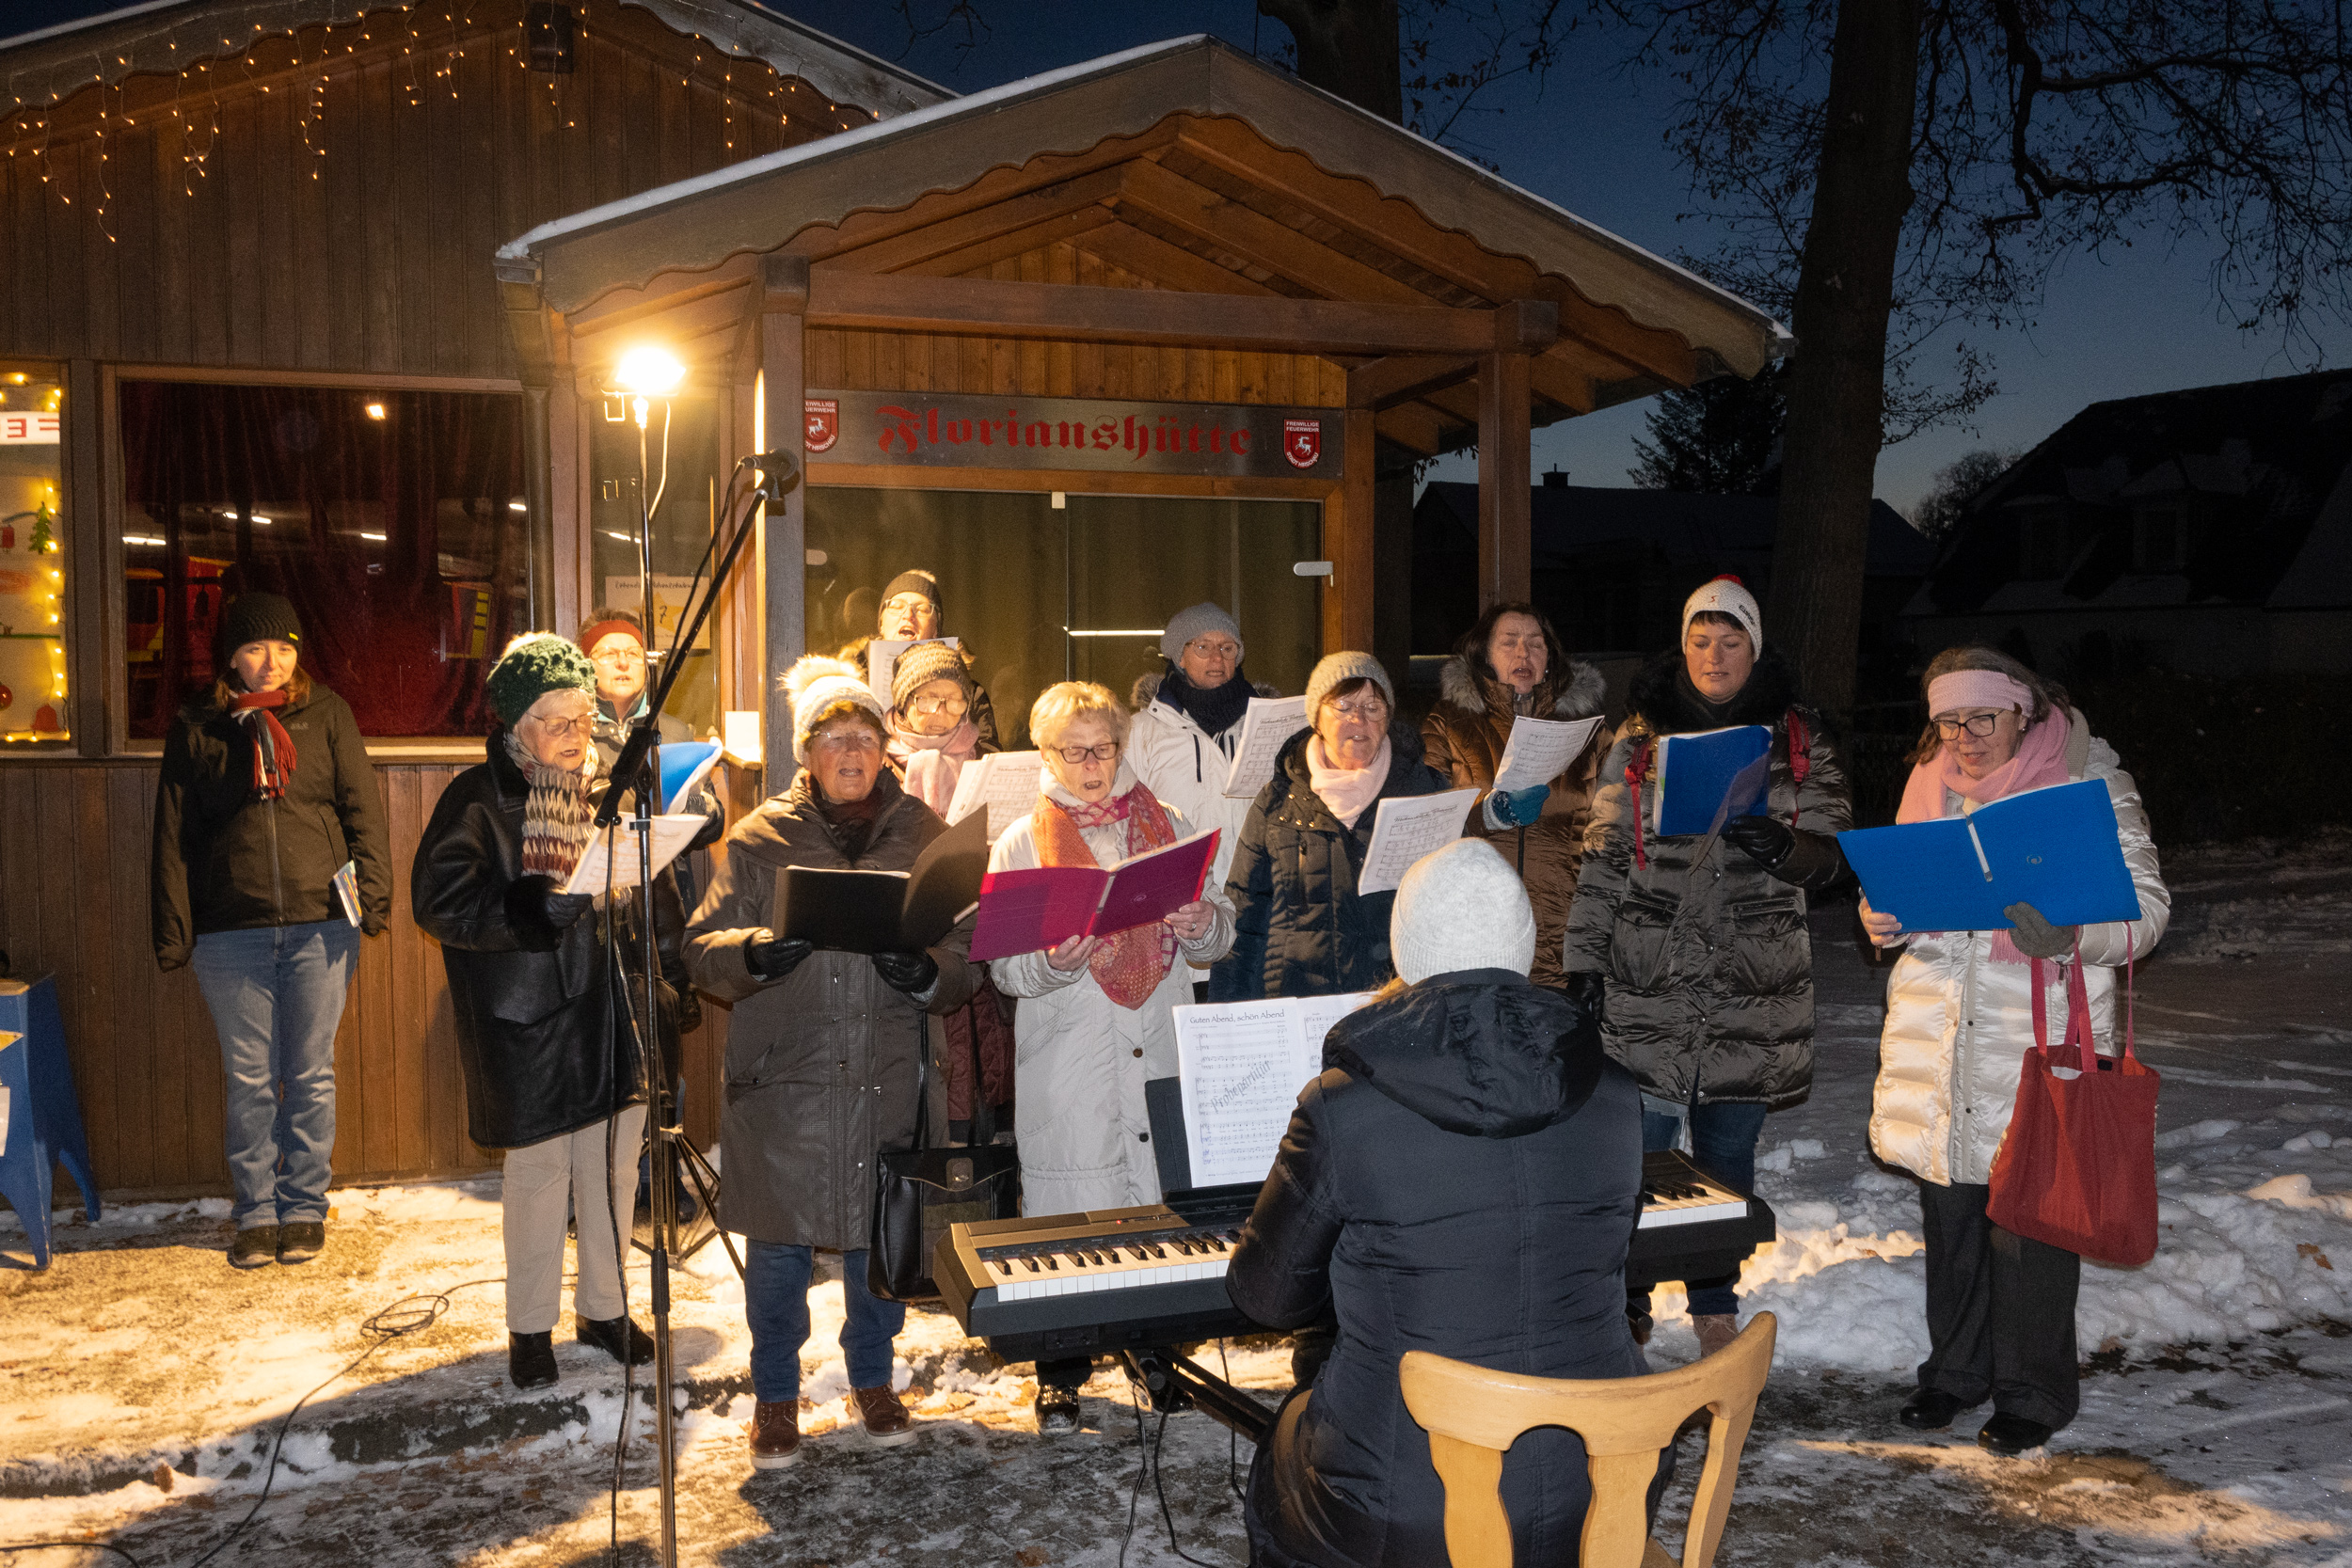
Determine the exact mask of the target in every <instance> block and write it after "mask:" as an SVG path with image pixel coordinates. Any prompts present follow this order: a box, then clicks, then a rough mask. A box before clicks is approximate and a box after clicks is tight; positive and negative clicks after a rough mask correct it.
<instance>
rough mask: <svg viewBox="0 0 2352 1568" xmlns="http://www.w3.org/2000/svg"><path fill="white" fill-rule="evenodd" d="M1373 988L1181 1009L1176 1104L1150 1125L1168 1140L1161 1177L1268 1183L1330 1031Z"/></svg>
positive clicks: (1178, 1181) (1319, 1067)
mask: <svg viewBox="0 0 2352 1568" xmlns="http://www.w3.org/2000/svg"><path fill="white" fill-rule="evenodd" d="M1372 994H1373V993H1372V992H1370V991H1351V992H1347V993H1345V994H1343V995H1339V996H1294V997H1273V998H1269V999H1267V1000H1265V1001H1263V1002H1223V1003H1209V1004H1206V1005H1203V1006H1180V1007H1177V1008H1175V1009H1173V1011H1174V1014H1175V1021H1176V1059H1177V1079H1176V1085H1175V1086H1176V1089H1177V1104H1176V1105H1175V1106H1155V1107H1154V1109H1155V1113H1156V1114H1155V1115H1154V1116H1153V1117H1152V1131H1153V1132H1154V1134H1155V1135H1156V1136H1158V1137H1159V1139H1160V1141H1161V1143H1162V1144H1163V1145H1165V1146H1167V1147H1165V1148H1163V1149H1162V1150H1161V1151H1160V1169H1161V1184H1162V1186H1163V1187H1168V1186H1170V1185H1171V1184H1172V1185H1174V1186H1176V1187H1178V1188H1179V1189H1200V1188H1207V1187H1227V1186H1233V1185H1236V1184H1241V1183H1248V1184H1249V1185H1250V1186H1253V1187H1254V1186H1257V1185H1259V1184H1261V1183H1263V1181H1264V1180H1265V1179H1266V1173H1267V1172H1269V1171H1271V1170H1272V1169H1273V1168H1274V1157H1275V1154H1276V1153H1277V1151H1279V1149H1280V1148H1281V1144H1282V1133H1283V1132H1284V1130H1286V1129H1287V1128H1288V1127H1289V1126H1290V1120H1291V1111H1292V1108H1293V1107H1295V1105H1296V1104H1297V1103H1298V1094H1299V1091H1300V1090H1301V1089H1303V1088H1305V1087H1306V1086H1307V1085H1308V1083H1309V1082H1310V1081H1311V1080H1312V1079H1313V1078H1314V1077H1315V1076H1316V1075H1317V1074H1318V1073H1320V1072H1322V1071H1323V1037H1324V1036H1326V1035H1327V1034H1328V1033H1330V1030H1331V1025H1332V1024H1334V1023H1336V1022H1339V1020H1340V1019H1341V1018H1343V1017H1344V1016H1345V1015H1346V1014H1348V1013H1352V1012H1354V1011H1355V1010H1356V1009H1357V1008H1359V1007H1360V1006H1363V1005H1364V1004H1365V1003H1367V1002H1369V1001H1371V1000H1372ZM1165 1082H1166V1081H1165V1080H1161V1081H1159V1082H1158V1083H1154V1084H1152V1085H1146V1089H1147V1096H1146V1097H1147V1099H1157V1098H1160V1097H1161V1096H1164V1094H1165V1091H1164V1090H1161V1089H1160V1084H1161V1083H1165ZM1152 1091H1159V1093H1158V1094H1154V1093H1152ZM1176 1109H1181V1112H1182V1116H1181V1119H1180V1121H1179V1122H1178V1124H1177V1125H1176V1126H1174V1127H1172V1128H1170V1127H1168V1126H1166V1125H1164V1124H1165V1123H1166V1122H1167V1121H1168V1119H1169V1117H1168V1114H1167V1113H1168V1111H1170V1110H1176ZM1180 1165H1181V1167H1182V1168H1181V1170H1180V1169H1179V1168H1178V1167H1179V1166H1180Z"/></svg>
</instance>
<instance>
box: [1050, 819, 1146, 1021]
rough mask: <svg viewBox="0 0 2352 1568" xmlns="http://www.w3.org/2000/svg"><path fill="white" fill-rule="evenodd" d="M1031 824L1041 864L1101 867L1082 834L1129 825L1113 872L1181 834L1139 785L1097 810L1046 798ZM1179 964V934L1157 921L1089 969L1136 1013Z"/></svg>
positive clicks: (1105, 951)
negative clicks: (1121, 851)
mask: <svg viewBox="0 0 2352 1568" xmlns="http://www.w3.org/2000/svg"><path fill="white" fill-rule="evenodd" d="M1030 820H1031V821H1032V823H1033V824H1034V825H1035V826H1034V829H1033V831H1034V832H1035V833H1036V835H1037V847H1038V859H1039V860H1040V861H1041V862H1042V863H1045V864H1047V865H1096V864H1100V862H1099V861H1097V860H1096V859H1095V855H1094V851H1093V850H1092V849H1090V848H1089V847H1087V841H1086V838H1085V836H1084V834H1083V832H1082V831H1081V830H1084V829H1087V828H1102V827H1107V826H1109V825H1110V824H1112V823H1114V822H1120V821H1123V822H1125V823H1126V824H1127V830H1126V837H1127V852H1126V853H1125V854H1123V855H1120V856H1119V857H1118V858H1117V859H1116V860H1113V861H1112V862H1111V865H1113V866H1117V865H1120V864H1123V863H1126V862H1128V861H1130V860H1133V859H1134V858H1135V857H1136V856H1137V855H1140V854H1143V853H1144V852H1145V851H1147V850H1151V849H1157V848H1160V847H1163V846H1165V845H1169V844H1173V843H1175V842H1176V830H1175V827H1174V826H1173V825H1172V824H1171V823H1169V821H1168V812H1167V809H1166V808H1165V807H1163V806H1162V805H1161V804H1160V802H1159V798H1158V797H1157V796H1155V795H1153V794H1152V791H1151V789H1150V788H1149V787H1148V786H1147V785H1145V784H1143V783H1141V782H1140V781H1138V782H1137V783H1136V785H1135V787H1134V788H1132V789H1130V790H1128V791H1127V793H1126V794H1124V795H1116V796H1113V797H1112V798H1110V799H1109V800H1104V801H1102V802H1100V803H1099V804H1096V805H1087V804H1084V803H1079V804H1074V805H1065V804H1064V803H1063V802H1061V801H1059V800H1055V799H1054V798H1053V797H1052V796H1050V795H1041V796H1040V797H1039V799H1038V802H1037V809H1036V811H1035V812H1033V813H1031V815H1030ZM1175 961H1176V933H1175V932H1174V931H1172V930H1169V929H1168V923H1167V922H1165V921H1158V922H1154V923H1153V924H1152V925H1150V926H1138V927H1135V928H1133V929H1132V930H1125V931H1121V932H1120V933H1119V934H1118V935H1117V936H1112V937H1105V938H1104V939H1103V945H1102V946H1100V947H1098V948H1096V949H1095V950H1094V957H1093V958H1091V959H1090V960H1089V962H1088V964H1087V968H1088V969H1089V971H1090V972H1091V973H1092V974H1093V975H1094V983H1095V984H1096V985H1098V986H1101V987H1102V988H1103V994H1104V995H1105V996H1107V997H1109V998H1110V999H1111V1000H1112V1001H1113V1002H1115V1003H1117V1004H1118V1005H1119V1006H1122V1007H1124V1008H1126V1009H1127V1010H1128V1011H1129V1012H1134V1011H1135V1010H1136V1008H1138V1007H1140V1006H1143V1005H1144V1004H1145V1003H1146V1002H1149V1001H1150V1000H1152V992H1153V991H1155V990H1159V989H1160V982H1161V981H1162V980H1164V979H1166V978H1167V977H1168V970H1169V968H1170V967H1171V966H1172V965H1173V964H1174V963H1175Z"/></svg>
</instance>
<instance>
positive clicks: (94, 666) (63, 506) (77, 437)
mask: <svg viewBox="0 0 2352 1568" xmlns="http://www.w3.org/2000/svg"><path fill="white" fill-rule="evenodd" d="M105 419H106V396H105V391H104V388H103V387H102V386H101V384H100V378H99V374H98V365H97V362H96V361H94V360H89V359H69V360H67V361H66V365H65V432H66V437H65V446H64V448H63V450H62V451H60V452H59V453H58V455H59V456H60V457H61V458H63V459H64V461H63V462H61V463H60V464H59V465H58V475H57V479H58V484H57V500H58V504H59V510H60V511H62V512H63V513H64V516H63V517H62V518H61V519H60V528H59V532H60V534H61V535H62V541H63V548H62V549H61V550H60V552H59V553H60V555H61V556H62V558H63V559H62V561H61V562H60V564H61V565H63V566H64V568H65V593H64V594H62V595H61V596H60V597H59V600H58V605H57V608H58V609H59V610H61V611H63V614H62V616H61V618H60V621H61V624H62V625H63V626H64V627H65V651H66V657H65V706H66V710H65V712H63V713H61V714H59V715H58V717H59V718H60V719H63V720H64V721H65V722H66V727H67V728H68V729H70V730H72V732H73V749H74V751H75V752H79V753H80V754H81V755H83V756H86V757H103V756H104V755H105V754H106V753H107V752H109V751H110V750H112V748H113V746H114V730H113V725H112V721H111V718H110V716H109V715H108V713H107V711H106V697H107V692H108V689H109V688H110V686H111V685H112V677H113V676H114V675H115V673H116V672H117V671H118V670H119V669H120V668H121V665H122V655H121V652H120V650H121V647H122V636H121V633H120V632H119V631H117V630H115V629H114V628H113V627H112V626H110V625H109V622H110V619H111V617H110V615H109V611H110V610H112V609H113V607H114V606H115V605H116V604H118V603H119V602H120V597H121V583H122V568H121V567H120V566H119V564H117V565H114V566H113V567H112V568H111V569H109V565H108V562H109V555H110V552H109V551H108V549H107V547H106V546H107V538H106V536H107V534H108V533H109V532H113V531H115V530H114V529H112V528H110V526H109V524H110V522H111V518H110V517H109V515H108V507H107V502H106V496H107V485H106V456H105V453H106V441H105V431H104V428H103V427H104V421H105ZM119 549H120V546H116V551H117V552H119ZM110 589H111V590H112V592H109V590H110ZM110 654H111V655H112V657H108V656H109V655H110ZM26 695H29V693H28V694H26ZM45 695H46V693H43V694H42V696H45ZM24 700H25V697H24V696H23V695H21V696H20V697H19V698H18V701H20V702H23V701H24ZM40 702H41V697H33V698H32V701H31V704H30V705H31V706H34V707H38V706H40ZM20 1114H22V1113H20Z"/></svg>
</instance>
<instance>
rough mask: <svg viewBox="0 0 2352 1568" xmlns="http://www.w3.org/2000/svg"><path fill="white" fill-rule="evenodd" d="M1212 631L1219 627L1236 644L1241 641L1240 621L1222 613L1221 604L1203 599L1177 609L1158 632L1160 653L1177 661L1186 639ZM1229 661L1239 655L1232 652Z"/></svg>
mask: <svg viewBox="0 0 2352 1568" xmlns="http://www.w3.org/2000/svg"><path fill="white" fill-rule="evenodd" d="M1213 631H1221V632H1223V633H1224V634H1225V635H1226V636H1228V637H1230V638H1232V640H1233V646H1234V647H1236V648H1238V647H1240V646H1241V645H1242V641H1241V623H1240V622H1238V621H1236V620H1234V619H1233V618H1232V616H1231V615H1228V614H1226V613H1225V610H1224V608H1223V607H1222V606H1220V605H1215V604H1211V603H1208V602H1207V601H1205V600H1204V601H1202V602H1201V603H1200V604H1197V605H1192V606H1190V607H1188V608H1186V609H1184V610H1178V611H1177V612H1176V613H1175V614H1173V615H1171V616H1169V617H1168V626H1167V627H1166V628H1165V629H1164V630H1163V631H1161V633H1160V657H1162V658H1165V659H1167V660H1168V663H1170V664H1175V663H1178V662H1180V661H1181V660H1182V659H1183V658H1184V645H1185V644H1186V643H1188V642H1190V641H1192V640H1193V639H1194V638H1196V637H1205V636H1207V635H1208V634H1209V633H1210V632H1213ZM1233 662H1234V663H1236V664H1238V663H1240V662H1241V655H1239V654H1235V655H1234V656H1233Z"/></svg>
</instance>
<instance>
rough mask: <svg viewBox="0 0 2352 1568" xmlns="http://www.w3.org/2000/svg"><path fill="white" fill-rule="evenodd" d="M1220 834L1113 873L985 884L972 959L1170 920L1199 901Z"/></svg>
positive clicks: (1024, 876)
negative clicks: (1169, 918)
mask: <svg viewBox="0 0 2352 1568" xmlns="http://www.w3.org/2000/svg"><path fill="white" fill-rule="evenodd" d="M1216 839H1217V830H1216V829H1215V828H1212V829H1210V830H1208V831H1207V832H1199V833H1195V834H1193V835H1192V836H1191V837H1190V838H1180V839H1178V840H1177V841H1176V842H1175V843H1173V844H1170V845H1168V846H1167V847H1164V848H1159V849H1154V850H1152V852H1151V853H1150V854H1148V855H1137V856H1136V858H1135V859H1133V860H1131V861H1128V862H1127V863H1124V864H1122V865H1120V867H1119V868H1118V869H1117V870H1115V871H1104V870H1103V869H1102V868H1101V867H1100V866H1092V865H1042V866H1038V867H1036V868H1034V869H1031V870H1024V871H992V872H990V873H989V874H988V875H987V876H985V877H983V878H981V879H980V913H979V918H978V920H977V922H976V923H975V924H974V926H973V929H972V957H973V958H975V959H982V958H1011V957H1012V956H1013V955H1014V954H1016V953H1035V952H1039V951H1041V950H1043V949H1047V948H1053V947H1058V946H1060V945H1061V944H1062V943H1063V942H1066V941H1068V940H1069V939H1070V938H1072V937H1107V936H1115V935H1117V934H1118V933H1119V932H1120V931H1126V930H1132V929H1134V928H1135V927H1137V926H1149V925H1151V924H1152V923H1153V922H1154V921H1159V920H1165V919H1166V918H1168V916H1169V915H1171V914H1174V913H1175V912H1176V911H1178V910H1180V909H1182V908H1184V906H1185V905H1186V904H1189V903H1192V902H1193V901H1194V900H1195V899H1197V898H1199V897H1200V887H1201V884H1202V883H1204V882H1206V881H1207V880H1208V879H1209V865H1210V863H1211V862H1213V861H1214V860H1216Z"/></svg>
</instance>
